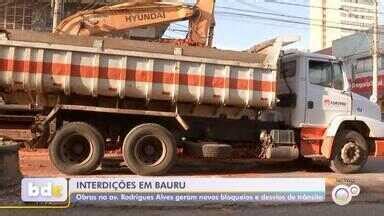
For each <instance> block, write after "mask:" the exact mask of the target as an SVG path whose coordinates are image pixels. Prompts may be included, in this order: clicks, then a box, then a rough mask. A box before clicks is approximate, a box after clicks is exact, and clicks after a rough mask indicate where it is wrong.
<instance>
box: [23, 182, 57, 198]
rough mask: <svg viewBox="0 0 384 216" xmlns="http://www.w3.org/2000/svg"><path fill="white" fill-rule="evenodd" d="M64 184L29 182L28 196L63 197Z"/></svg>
mask: <svg viewBox="0 0 384 216" xmlns="http://www.w3.org/2000/svg"><path fill="white" fill-rule="evenodd" d="M63 189H64V188H63V186H62V185H54V184H52V183H43V184H38V183H32V182H30V183H28V196H30V197H39V196H42V197H61V196H62V193H63Z"/></svg>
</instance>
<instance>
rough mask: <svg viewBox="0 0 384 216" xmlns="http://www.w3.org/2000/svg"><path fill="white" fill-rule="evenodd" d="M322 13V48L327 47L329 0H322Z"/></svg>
mask: <svg viewBox="0 0 384 216" xmlns="http://www.w3.org/2000/svg"><path fill="white" fill-rule="evenodd" d="M321 14H322V19H321V21H322V23H321V40H322V41H321V43H322V44H321V49H325V48H327V39H328V38H327V25H328V23H327V0H322V1H321Z"/></svg>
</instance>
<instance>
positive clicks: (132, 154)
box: [123, 124, 177, 176]
mask: <svg viewBox="0 0 384 216" xmlns="http://www.w3.org/2000/svg"><path fill="white" fill-rule="evenodd" d="M176 150H177V149H176V141H175V139H174V137H173V135H172V134H171V133H170V132H169V131H168V130H167V129H165V128H164V127H162V126H160V125H157V124H143V125H139V126H137V127H135V128H134V129H132V130H131V131H130V132H129V133H128V135H127V136H126V138H125V139H124V144H123V157H124V160H125V162H126V163H127V165H128V167H129V168H130V169H131V170H132V172H134V173H135V174H138V175H142V176H159V175H163V174H165V173H166V172H167V171H168V170H169V169H170V168H171V167H172V165H173V164H174V162H175V160H176Z"/></svg>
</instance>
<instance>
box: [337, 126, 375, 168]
mask: <svg viewBox="0 0 384 216" xmlns="http://www.w3.org/2000/svg"><path fill="white" fill-rule="evenodd" d="M368 149H369V148H368V144H367V141H366V140H365V138H364V137H363V136H362V135H361V134H360V133H358V132H356V131H353V130H343V131H341V132H340V133H338V135H337V137H336V140H335V147H334V151H333V154H332V158H331V161H330V168H331V169H332V170H333V171H334V172H337V173H355V172H358V171H360V170H361V169H362V168H363V167H364V165H365V163H366V162H367V159H368V153H369V150H368Z"/></svg>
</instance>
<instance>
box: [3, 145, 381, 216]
mask: <svg viewBox="0 0 384 216" xmlns="http://www.w3.org/2000/svg"><path fill="white" fill-rule="evenodd" d="M20 157H21V170H22V173H23V174H24V175H25V176H36V177H38V176H40V177H43V176H44V177H47V176H53V177H54V176H64V175H63V174H61V173H59V172H58V171H57V170H56V169H55V168H54V167H53V166H52V164H51V163H50V161H49V159H48V154H47V152H46V151H39V152H23V151H22V152H21V154H20ZM107 164H108V163H107ZM132 175H133V174H132V173H131V172H130V171H129V170H128V169H126V168H121V167H120V168H116V167H112V168H111V167H109V168H106V169H103V170H98V171H96V172H95V173H93V174H92V175H91V177H113V176H116V177H130V176H132ZM169 176H186V177H188V176H195V177H198V176H213V177H220V178H226V177H240V178H260V177H272V178H273V177H299V178H301V177H304V178H306V177H324V178H327V180H329V181H328V187H327V194H328V196H327V197H328V198H327V200H328V202H327V203H319V204H302V205H293V204H292V205H287V204H282V205H260V204H236V203H233V204H214V205H211V204H209V205H208V204H207V205H188V206H162V205H157V206H156V205H152V206H132V205H127V206H114V207H112V206H82V207H80V206H75V207H73V208H70V209H65V210H48V209H47V210H38V209H33V210H31V209H28V210H23V209H20V210H10V209H0V215H1V216H3V215H12V216H15V215H19V214H20V215H34V214H38V215H84V212H86V214H87V215H92V216H93V215H95V216H97V215H113V216H115V215H120V214H123V215H164V214H166V215H167V216H172V215H183V216H187V215H193V216H196V215H254V214H258V215H273V216H276V215H295V216H300V215H320V214H321V215H322V216H326V215H332V216H335V215H351V216H354V215H356V216H358V215H359V216H360V215H364V216H367V215H383V212H384V161H383V160H370V161H369V162H368V163H367V165H366V167H365V169H364V170H363V171H362V172H361V173H358V174H351V175H342V174H335V173H333V172H331V171H330V170H329V169H327V168H325V167H322V166H318V165H312V164H310V163H280V164H261V163H251V162H248V163H223V162H221V163H215V162H210V161H205V162H196V161H185V160H184V161H179V163H178V164H177V165H176V166H175V168H174V169H172V170H171V171H170V173H169ZM344 182H347V183H351V182H352V183H355V184H358V185H359V186H361V188H362V194H361V195H360V196H359V197H358V198H356V199H354V200H353V201H352V203H351V204H349V205H348V206H346V207H339V206H337V205H336V204H334V203H333V202H331V201H330V199H329V193H330V191H331V189H332V186H333V185H338V184H342V183H344ZM16 193H17V192H16ZM16 193H15V194H16ZM17 197H18V196H17Z"/></svg>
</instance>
